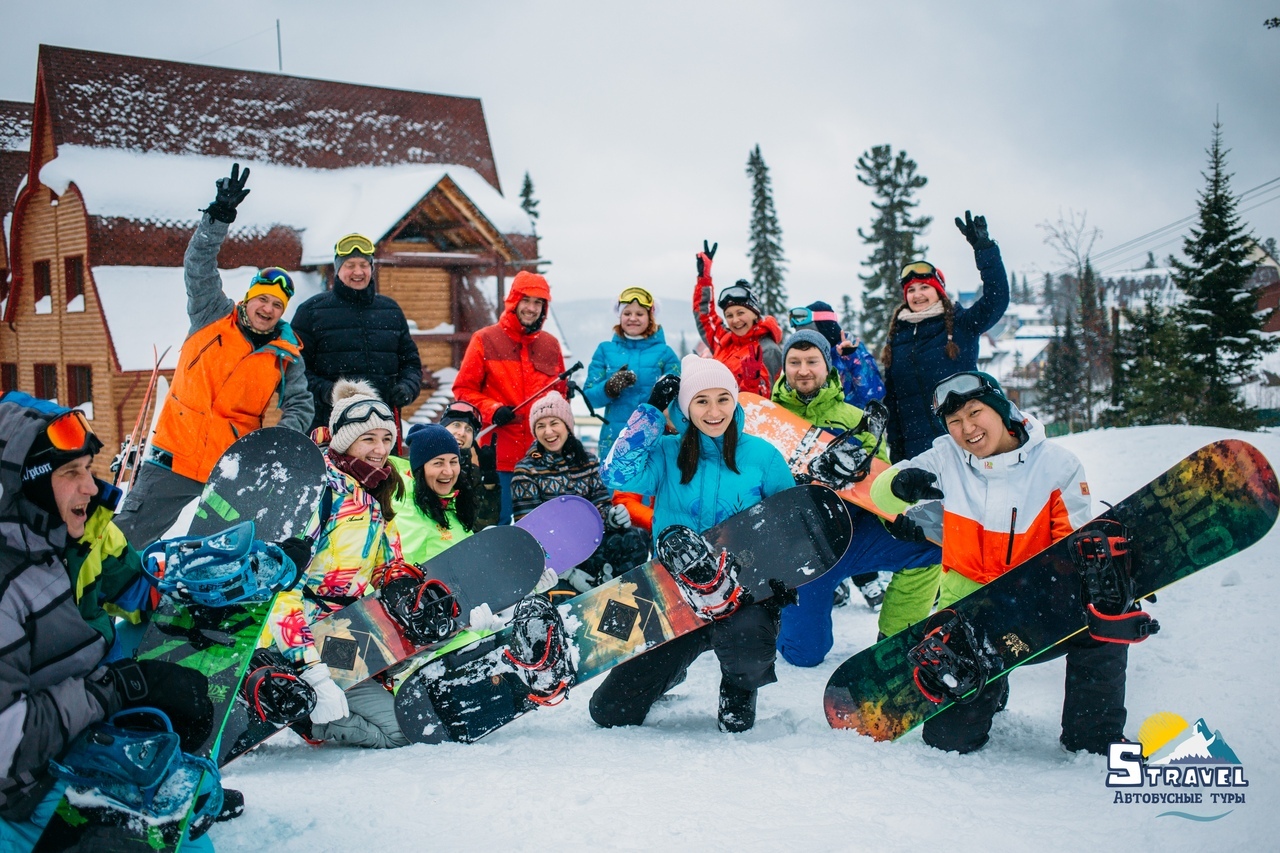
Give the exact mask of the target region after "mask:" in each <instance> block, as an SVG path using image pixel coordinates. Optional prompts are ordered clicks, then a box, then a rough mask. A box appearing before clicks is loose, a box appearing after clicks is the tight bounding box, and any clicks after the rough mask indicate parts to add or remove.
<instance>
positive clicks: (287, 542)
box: [276, 536, 315, 588]
mask: <svg viewBox="0 0 1280 853" xmlns="http://www.w3.org/2000/svg"><path fill="white" fill-rule="evenodd" d="M276 544H277V545H279V546H280V550H281V551H284V555H285V556H286V557H288V558H289V559H290V560H292V561H293V564H294V565H295V566H297V568H298V577H302V573H303V572H305V571H306V570H307V565H308V564H309V563H310V562H311V547H312V546H313V545H314V544H315V543H314V542H313V541H312V540H310V539H308V538H307V537H306V536H292V537H290V538H288V539H281V540H280V541H279V542H277V543H276ZM294 583H297V581H294ZM289 586H290V588H292V587H293V584H290V585H289Z"/></svg>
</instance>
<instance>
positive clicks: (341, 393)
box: [329, 379, 396, 453]
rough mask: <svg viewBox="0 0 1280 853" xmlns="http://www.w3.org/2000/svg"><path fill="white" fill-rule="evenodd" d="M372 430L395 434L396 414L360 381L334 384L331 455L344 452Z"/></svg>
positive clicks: (330, 423)
mask: <svg viewBox="0 0 1280 853" xmlns="http://www.w3.org/2000/svg"><path fill="white" fill-rule="evenodd" d="M372 429H385V430H388V431H389V432H390V433H391V434H392V435H395V434H396V416H395V413H394V412H392V411H391V407H390V406H388V405H387V404H386V403H384V402H382V398H381V397H379V396H378V392H377V391H376V390H374V388H373V386H372V385H370V384H369V383H367V382H364V381H363V380H359V379H357V380H351V379H339V380H338V381H337V382H335V383H334V384H333V411H332V412H331V413H330V414H329V432H330V433H331V434H332V437H331V438H330V439H329V449H330V450H332V451H333V452H334V453H346V452H347V450H348V448H350V447H351V445H353V444H355V442H356V439H357V438H359V437H360V436H362V435H364V434H365V433H366V432H368V431H369V430H372Z"/></svg>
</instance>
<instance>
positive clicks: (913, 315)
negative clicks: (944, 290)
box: [898, 299, 947, 323]
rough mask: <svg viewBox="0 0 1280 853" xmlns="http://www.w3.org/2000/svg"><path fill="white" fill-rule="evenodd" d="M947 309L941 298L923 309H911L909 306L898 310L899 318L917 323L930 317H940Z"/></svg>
mask: <svg viewBox="0 0 1280 853" xmlns="http://www.w3.org/2000/svg"><path fill="white" fill-rule="evenodd" d="M946 311H947V306H945V305H943V304H942V300H941V299H939V300H938V301H937V302H935V303H933V304H932V305H930V306H929V307H928V308H926V309H924V310H923V311H912V310H911V309H910V308H903V309H902V310H901V311H899V312H898V319H899V320H906V321H907V322H908V323H919V322H921V321H923V320H928V319H929V318H930V317H941V316H942V315H943V314H945V313H946Z"/></svg>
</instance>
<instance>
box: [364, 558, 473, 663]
mask: <svg viewBox="0 0 1280 853" xmlns="http://www.w3.org/2000/svg"><path fill="white" fill-rule="evenodd" d="M378 599H379V601H381V602H382V606H383V607H385V608H386V610H387V613H389V614H390V615H391V618H392V619H395V620H396V622H397V623H398V624H399V625H400V628H401V629H402V630H403V631H404V636H405V638H406V639H407V640H408V641H409V642H411V643H413V644H414V645H416V646H425V645H429V644H430V643H437V642H439V641H441V640H443V639H446V638H448V637H450V636H452V635H453V634H454V633H455V632H456V631H457V630H458V628H459V625H458V616H459V609H458V599H457V596H455V595H454V594H453V592H452V591H451V590H450V589H449V587H447V586H446V585H445V584H444V583H442V582H441V581H438V580H435V579H434V578H433V579H430V580H423V578H422V572H421V571H419V570H418V569H417V568H416V567H414V566H410V565H409V564H408V563H396V564H395V565H393V566H392V567H391V568H390V569H389V570H388V572H387V575H386V580H384V581H383V583H382V588H381V589H379V590H378Z"/></svg>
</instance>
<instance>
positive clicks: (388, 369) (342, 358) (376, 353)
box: [289, 280, 435, 429]
mask: <svg viewBox="0 0 1280 853" xmlns="http://www.w3.org/2000/svg"><path fill="white" fill-rule="evenodd" d="M289 325H290V326H292V327H293V330H294V332H296V333H297V335H298V339H299V340H301V341H302V358H303V360H304V361H305V362H306V365H307V385H308V387H309V388H310V389H311V395H312V396H313V397H314V398H315V401H316V414H315V418H314V420H313V421H312V423H311V427H312V429H314V428H315V427H317V426H328V425H329V412H330V411H331V408H332V407H331V406H330V395H331V394H332V393H333V383H334V382H336V381H337V380H338V379H364V380H366V381H368V382H369V383H370V384H372V385H373V387H374V388H377V389H378V396H380V397H381V398H382V399H383V400H385V401H387V402H388V403H391V404H392V405H404V404H405V403H404V402H401V401H402V400H403V399H404V398H405V397H406V396H407V398H408V400H409V401H412V400H413V399H414V398H416V397H417V396H418V392H419V391H420V390H421V389H422V387H423V370H422V360H421V359H419V358H418V347H417V345H416V344H414V342H413V337H412V336H411V335H410V334H409V324H408V322H407V321H406V320H405V318H404V312H403V311H401V310H400V306H399V305H398V304H396V301H395V300H394V299H392V298H391V297H390V296H383V295H381V294H380V293H378V285H377V282H371V283H370V284H369V286H368V287H366V288H365V289H364V290H352V289H351V288H349V287H347V286H346V285H345V284H343V283H342V282H341V281H336V280H335V281H334V283H333V290H331V291H328V292H326V293H319V294H316V295H315V296H313V297H311V298H310V299H308V300H307V301H306V302H304V303H302V304H301V305H299V306H298V311H297V313H296V314H294V316H293V320H292V322H290V324H289ZM426 379H427V383H426V386H427V387H435V383H434V381H433V380H432V379H431V376H430V374H427V377H426ZM396 386H400V393H399V395H397V394H396V393H393V391H394V390H395V389H396ZM397 398H399V399H397Z"/></svg>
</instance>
